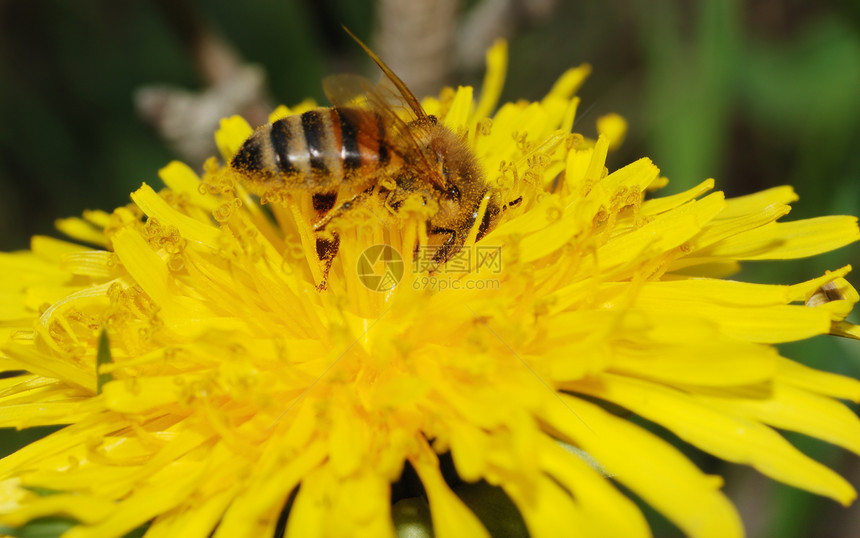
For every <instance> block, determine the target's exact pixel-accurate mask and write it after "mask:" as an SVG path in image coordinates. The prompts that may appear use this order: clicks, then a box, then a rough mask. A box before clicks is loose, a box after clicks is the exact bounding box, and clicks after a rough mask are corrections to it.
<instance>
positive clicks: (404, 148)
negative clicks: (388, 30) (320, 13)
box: [323, 64, 445, 188]
mask: <svg viewBox="0 0 860 538" xmlns="http://www.w3.org/2000/svg"><path fill="white" fill-rule="evenodd" d="M383 65H384V64H383ZM386 69H387V68H386ZM389 72H390V70H389ZM392 76H393V74H392ZM397 80H399V79H397ZM391 82H393V81H392V80H391V76H389V77H388V78H386V79H384V80H383V81H382V83H381V84H373V83H372V82H370V80H368V79H367V78H365V77H362V76H359V75H350V74H341V75H332V76H328V77H326V78H325V79H323V90H324V91H325V94H326V97H328V99H329V101H331V103H332V104H333V105H334V106H336V107H342V108H367V109H370V110H373V111H374V112H375V113H376V114H377V115H379V116H380V117H381V118H382V121H383V124H384V125H385V126H386V130H387V131H388V133H389V136H388V137H387V140H388V143H389V144H390V146H391V147H390V149H392V150H393V151H395V152H397V153H398V154H400V155H401V156H402V157H404V159H406V160H409V162H410V163H411V164H412V165H413V166H414V167H415V168H417V169H418V170H419V171H421V172H422V174H423V175H424V177H425V178H427V179H429V180H430V181H432V182H433V183H435V184H436V185H438V186H439V187H440V188H444V186H445V180H444V179H443V178H442V176H441V175H440V174H439V172H438V171H437V170H436V168H435V167H434V166H432V165H431V162H432V160H431V159H430V157H429V156H428V154H427V152H426V148H424V147H423V145H422V144H421V143H419V141H418V138H416V135H418V136H420V134H419V132H418V131H420V130H422V129H427V128H428V127H429V126H430V125H431V124H432V123H431V120H430V119H429V117H428V116H427V114H426V113H425V112H424V109H422V108H421V105H420V104H419V103H418V100H417V99H415V97H414V96H412V94H411V93H409V94H408V95H409V96H412V99H413V100H414V101H415V102H414V103H411V102H409V101H408V100H407V99H406V97H405V96H404V95H403V92H402V91H400V90H399V88H398V86H397V85H396V83H395V86H394V88H392V87H391V86H390V83H391ZM401 84H402V82H401ZM406 91H407V92H408V90H406ZM415 106H417V107H418V110H419V111H420V113H421V115H420V116H419V115H417V114H416V113H415V110H416V109H415Z"/></svg>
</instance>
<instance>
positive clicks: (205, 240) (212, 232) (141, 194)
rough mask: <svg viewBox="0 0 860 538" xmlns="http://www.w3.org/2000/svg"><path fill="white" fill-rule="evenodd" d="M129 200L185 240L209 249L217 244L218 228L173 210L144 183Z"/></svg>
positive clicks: (219, 234) (219, 233) (219, 232)
mask: <svg viewBox="0 0 860 538" xmlns="http://www.w3.org/2000/svg"><path fill="white" fill-rule="evenodd" d="M131 199H132V200H134V203H135V204H137V206H138V207H139V208H140V209H141V211H143V212H144V213H146V215H147V216H149V217H152V218H157V219H158V220H159V222H161V223H162V224H165V225H167V226H175V227H176V228H177V229H178V230H179V233H180V234H181V235H182V237H184V238H185V239H189V240H191V241H197V242H198V243H202V244H203V245H206V246H208V247H211V248H214V247H215V246H216V245H217V244H218V238H219V237H220V236H221V231H220V230H219V229H218V228H216V227H214V226H211V225H209V224H204V223H202V222H200V221H199V220H195V219H193V218H191V217H189V216H187V215H184V214H182V213H180V212H178V211H176V210H174V209H173V208H171V207H170V206H169V205H168V204H167V202H165V201H164V199H163V198H161V197H160V196H158V194H156V193H155V191H154V190H152V187H150V186H149V185H147V184H146V183H144V184H143V185H142V186H141V187H140V188H139V189H137V190H136V191H134V192H133V193H132V194H131Z"/></svg>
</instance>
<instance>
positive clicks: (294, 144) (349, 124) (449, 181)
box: [230, 29, 514, 289]
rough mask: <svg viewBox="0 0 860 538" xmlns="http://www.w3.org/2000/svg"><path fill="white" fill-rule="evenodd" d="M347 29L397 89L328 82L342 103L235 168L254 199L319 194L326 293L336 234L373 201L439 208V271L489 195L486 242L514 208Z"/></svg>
mask: <svg viewBox="0 0 860 538" xmlns="http://www.w3.org/2000/svg"><path fill="white" fill-rule="evenodd" d="M345 30H346V29H345ZM346 31H347V33H349V35H350V36H351V37H352V38H353V39H355V40H356V41H357V42H358V44H359V45H360V46H361V47H362V48H363V49H364V51H365V52H366V53H367V54H368V55H369V56H370V57H371V58H372V59H373V61H374V62H376V64H377V65H378V66H379V68H380V69H381V70H382V72H383V73H384V75H385V76H386V77H387V79H388V81H390V83H392V84H393V85H394V89H393V91H391V92H389V93H390V94H391V95H386V94H384V93H383V91H382V90H381V89H380V88H376V87H374V86H373V85H372V84H371V83H370V82H369V81H367V80H366V79H364V78H362V77H358V76H354V75H338V76H334V77H328V78H327V79H325V80H324V81H323V86H324V89H325V92H326V95H327V97H328V98H329V100H331V102H332V104H333V105H334V106H332V107H330V108H317V109H314V110H310V111H307V112H304V113H302V114H296V115H292V116H287V117H285V118H281V119H279V120H277V121H274V122H272V123H270V124H267V125H263V126H262V127H259V128H258V129H257V130H256V131H255V132H254V133H253V134H252V135H251V136H250V137H249V138H248V139H247V140H246V141H245V142H244V143H243V144H242V146H241V147H240V148H239V150H238V152H237V153H236V155H235V156H234V157H233V159H232V161H231V162H230V167H231V168H232V170H233V171H234V172H235V173H236V174H238V175H239V177H240V179H241V181H242V182H243V184H245V185H246V186H247V188H248V189H249V190H250V191H251V192H253V193H255V194H258V195H261V196H263V195H266V194H272V193H277V194H295V193H309V194H311V195H312V197H313V198H312V199H313V207H314V209H315V210H316V212H317V216H318V220H317V222H315V223H313V230H314V232H315V234H316V250H317V256H318V258H319V260H320V263H321V264H322V268H323V282H321V283H320V284H319V286H320V289H324V288H325V278H327V274H328V271H329V269H330V268H331V264H332V261H333V259H334V257H335V256H336V255H337V251H338V247H339V238H338V236H337V233H336V232H335V231H333V230H328V229H327V228H328V227H329V225H330V224H331V223H332V222H333V221H334V220H336V219H338V218H339V217H342V216H343V215H344V214H346V213H347V212H349V211H352V210H354V209H356V208H358V207H361V206H362V205H365V204H367V203H368V202H369V201H371V200H373V199H374V198H376V199H377V200H382V201H383V205H384V207H385V208H386V209H387V210H389V211H391V212H392V213H395V214H396V212H397V211H398V209H399V208H400V206H401V205H402V204H403V202H404V201H406V199H407V198H409V197H411V196H415V195H418V196H420V199H421V200H423V203H424V204H425V205H427V204H435V206H438V209H436V210H434V211H433V213H432V215H431V216H430V217H429V218H428V220H427V222H426V226H427V244H428V246H429V247H431V248H432V249H434V250H432V263H433V265H434V266H438V265H441V264H443V263H445V262H446V261H447V260H449V259H450V258H451V257H452V256H454V255H455V254H456V253H457V252H459V251H460V250H461V249H462V248H463V244H464V242H465V241H466V238H467V236H468V235H469V233H470V231H471V230H472V229H473V227H474V225H475V223H476V222H477V219H478V218H479V214H480V206H481V203H482V201H483V199H484V198H485V197H487V196H488V197H489V200H488V204H487V208H486V210H485V211H484V212H483V214H482V216H481V222H480V223H479V225H478V230H477V237H478V239H480V238H481V237H482V236H484V235H485V234H486V233H487V232H488V231H489V230H490V229H491V228H492V227H493V226H494V225H495V222H496V221H497V220H498V217H499V215H500V214H501V212H502V210H503V209H505V208H506V207H507V206H508V205H514V204H513V203H511V204H504V205H502V204H500V203H499V201H498V195H497V193H496V192H491V191H490V189H489V188H488V186H487V184H486V182H485V181H484V177H483V174H482V173H481V168H480V166H479V165H478V162H477V159H476V157H475V154H474V153H473V152H472V151H471V149H470V148H469V147H468V145H467V143H466V141H465V140H463V139H462V138H461V137H460V136H458V135H457V134H455V133H454V132H453V131H451V130H450V129H449V128H447V127H445V126H444V125H442V124H441V123H439V122H438V121H437V119H436V118H435V117H434V116H432V115H429V114H427V113H426V112H425V111H424V109H423V108H422V106H421V104H420V103H419V101H418V99H416V97H415V96H414V95H413V94H412V92H411V91H410V90H409V89H408V88H407V87H406V85H405V84H404V83H403V81H402V80H400V78H399V77H398V76H397V75H395V74H394V73H393V72H392V71H391V69H389V68H388V66H387V65H385V63H384V62H383V61H382V60H381V59H380V58H379V57H378V56H377V55H376V54H375V53H373V51H371V50H370V49H369V48H368V47H367V46H366V45H365V44H364V43H362V42H361V41H360V40H359V39H358V38H357V37H356V36H355V35H353V34H352V32H350V31H349V30H346ZM398 109H399V110H401V111H402V112H403V113H402V114H398V113H397V110H398Z"/></svg>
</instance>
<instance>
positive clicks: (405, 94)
mask: <svg viewBox="0 0 860 538" xmlns="http://www.w3.org/2000/svg"><path fill="white" fill-rule="evenodd" d="M343 29H344V30H346V33H347V34H349V37H351V38H353V39H354V40H355V42H356V43H358V44H359V46H360V47H361V48H362V49H364V52H366V53H367V55H368V56H370V58H371V59H372V60H373V61H374V62H376V65H378V66H379V68H380V69H381V70H382V72H383V73H384V74H385V76H386V78H388V80H390V81H391V83H392V84H394V87H395V88H396V89H397V91H398V92H399V93H400V96H401V97H402V98H403V101H404V102H405V103H406V104H407V105H408V106H409V108H411V109H412V112H413V113H414V114H415V117H416V118H417V119H419V120H427V119H428V118H427V113H426V112H424V109H423V108H422V107H421V103H420V102H419V101H418V99H416V98H415V95H414V94H413V93H412V92H411V91H410V90H409V88H407V87H406V84H405V83H404V82H403V81H402V80H400V77H398V76H397V75H395V74H394V71H392V70H391V69H390V68H389V67H388V66H387V65H385V62H383V61H382V59H381V58H380V57H379V56H377V55H376V53H375V52H373V51H372V50H370V48H369V47H368V46H367V45H365V44H364V43H363V42H362V41H361V40H360V39H359V38H358V37H356V35H355V34H353V33H352V32H350V31H349V28H347V27H346V26H344V27H343Z"/></svg>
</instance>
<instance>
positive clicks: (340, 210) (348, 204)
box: [314, 188, 373, 233]
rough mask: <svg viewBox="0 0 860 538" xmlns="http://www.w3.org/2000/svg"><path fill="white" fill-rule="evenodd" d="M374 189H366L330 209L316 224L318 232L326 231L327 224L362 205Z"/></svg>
mask: <svg viewBox="0 0 860 538" xmlns="http://www.w3.org/2000/svg"><path fill="white" fill-rule="evenodd" d="M372 191H373V188H370V189H366V190H364V191H362V192H360V193H358V194H356V195H355V196H353V197H352V198H350V199H349V200H347V201H345V202H344V203H342V204H340V205H339V206H337V207H336V208H334V209H332V210H331V211H329V212H328V214H326V216H325V217H323V218H322V219H321V220H320V221H319V222H317V223H316V224H314V231H315V232H318V233H319V232H324V231H325V229H326V226H328V225H329V224H331V221H333V220H335V219H337V218H338V217H341V216H343V214H344V213H347V212H349V211H351V210H353V209H355V208H356V207H358V206H360V205H361V204H362V203H363V202H364V201H365V200H366V199H367V198H368V197H369V196H370V194H371V193H372Z"/></svg>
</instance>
